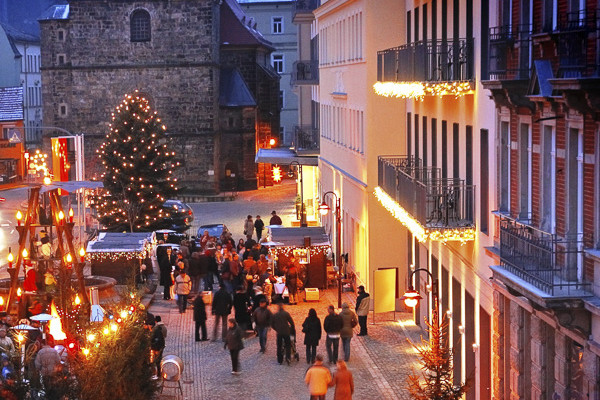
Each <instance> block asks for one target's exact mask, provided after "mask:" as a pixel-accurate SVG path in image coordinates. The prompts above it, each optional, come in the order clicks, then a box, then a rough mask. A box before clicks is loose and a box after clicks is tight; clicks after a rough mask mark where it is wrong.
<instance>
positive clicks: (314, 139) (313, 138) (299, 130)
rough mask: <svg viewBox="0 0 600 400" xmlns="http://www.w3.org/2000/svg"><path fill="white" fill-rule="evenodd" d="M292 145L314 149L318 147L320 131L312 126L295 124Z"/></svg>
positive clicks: (316, 149)
mask: <svg viewBox="0 0 600 400" xmlns="http://www.w3.org/2000/svg"><path fill="white" fill-rule="evenodd" d="M292 146H293V147H294V148H295V149H296V151H298V150H315V151H318V150H319V148H320V132H319V129H318V128H313V127H312V126H305V125H302V126H295V127H294V137H293V143H292Z"/></svg>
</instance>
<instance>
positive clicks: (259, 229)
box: [254, 215, 265, 242]
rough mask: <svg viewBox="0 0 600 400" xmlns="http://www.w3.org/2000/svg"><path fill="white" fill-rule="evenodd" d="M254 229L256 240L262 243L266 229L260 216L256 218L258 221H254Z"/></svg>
mask: <svg viewBox="0 0 600 400" xmlns="http://www.w3.org/2000/svg"><path fill="white" fill-rule="evenodd" d="M254 229H255V230H256V240H257V241H258V242H260V239H261V238H262V233H263V229H265V223H264V222H263V220H262V219H260V215H257V216H256V220H255V221H254Z"/></svg>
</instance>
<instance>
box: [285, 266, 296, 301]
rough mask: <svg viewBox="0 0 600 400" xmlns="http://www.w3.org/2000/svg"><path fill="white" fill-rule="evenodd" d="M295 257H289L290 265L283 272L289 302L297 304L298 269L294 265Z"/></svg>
mask: <svg viewBox="0 0 600 400" xmlns="http://www.w3.org/2000/svg"><path fill="white" fill-rule="evenodd" d="M295 261H296V259H295V258H294V257H292V258H291V259H290V267H289V268H288V271H287V273H286V274H285V286H287V288H288V293H289V294H290V304H298V269H297V268H296V265H295Z"/></svg>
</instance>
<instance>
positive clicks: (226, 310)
mask: <svg viewBox="0 0 600 400" xmlns="http://www.w3.org/2000/svg"><path fill="white" fill-rule="evenodd" d="M232 306H233V301H232V299H231V295H230V294H229V293H228V292H227V290H225V286H223V285H219V290H217V292H216V293H215V295H214V297H213V302H212V314H213V315H214V316H215V325H214V327H213V342H215V341H216V340H217V329H218V327H219V322H220V323H221V328H222V329H221V339H222V340H223V341H224V340H225V336H226V335H227V317H228V316H229V314H230V313H231V307H232Z"/></svg>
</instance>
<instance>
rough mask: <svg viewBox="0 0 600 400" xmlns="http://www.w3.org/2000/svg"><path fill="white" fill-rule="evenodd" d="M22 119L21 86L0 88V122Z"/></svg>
mask: <svg viewBox="0 0 600 400" xmlns="http://www.w3.org/2000/svg"><path fill="white" fill-rule="evenodd" d="M22 119H23V88H22V87H21V86H13V87H4V88H0V121H19V120H22Z"/></svg>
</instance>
